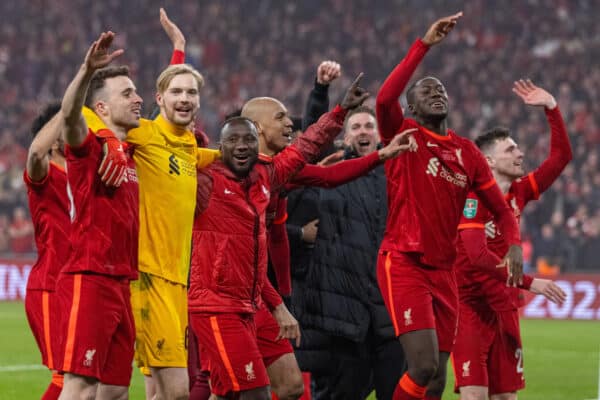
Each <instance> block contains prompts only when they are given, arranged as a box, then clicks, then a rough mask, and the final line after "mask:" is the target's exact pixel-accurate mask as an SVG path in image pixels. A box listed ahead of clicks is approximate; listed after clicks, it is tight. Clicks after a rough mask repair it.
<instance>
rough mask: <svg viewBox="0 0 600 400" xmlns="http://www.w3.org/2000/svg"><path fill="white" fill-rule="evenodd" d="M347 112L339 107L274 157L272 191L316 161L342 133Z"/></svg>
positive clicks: (324, 115)
mask: <svg viewBox="0 0 600 400" xmlns="http://www.w3.org/2000/svg"><path fill="white" fill-rule="evenodd" d="M346 113H347V111H346V110H344V109H343V108H342V107H340V106H339V105H338V106H336V107H335V108H334V109H333V110H332V111H330V112H328V113H326V114H323V116H321V118H319V120H318V121H317V122H316V123H314V124H312V125H311V126H309V127H308V129H307V130H306V132H304V133H303V134H302V135H299V136H298V137H297V138H296V140H295V141H294V143H292V145H291V146H288V147H286V148H285V149H284V150H283V151H282V152H281V153H279V154H277V155H276V156H275V157H273V163H272V164H271V190H272V191H275V190H279V189H280V188H281V186H282V185H284V184H285V183H286V182H287V181H288V180H290V179H291V178H292V176H293V175H294V174H295V173H297V172H298V171H299V170H300V169H301V168H302V167H304V165H305V164H306V163H307V162H310V161H312V160H314V159H315V158H316V157H317V156H318V155H319V153H320V152H321V149H322V148H324V147H325V145H327V144H329V143H331V142H332V141H333V139H334V138H335V137H336V136H337V135H338V134H339V133H340V132H341V130H342V127H343V124H344V118H345V117H346Z"/></svg>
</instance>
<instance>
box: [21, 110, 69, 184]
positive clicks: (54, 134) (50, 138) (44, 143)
mask: <svg viewBox="0 0 600 400" xmlns="http://www.w3.org/2000/svg"><path fill="white" fill-rule="evenodd" d="M62 122H63V119H62V118H61V116H60V115H59V114H56V115H55V116H54V117H52V119H51V120H50V121H48V122H47V123H46V124H45V125H44V126H43V127H42V129H40V131H39V132H38V133H37V135H36V136H35V139H33V141H32V142H31V146H30V147H29V153H28V155H27V175H28V176H29V178H31V180H32V181H34V182H36V181H40V180H42V179H43V178H44V177H45V176H46V175H47V174H48V162H49V160H48V152H49V151H50V149H52V145H54V143H55V142H56V141H57V140H58V138H59V137H60V134H61V132H62V130H63V125H62Z"/></svg>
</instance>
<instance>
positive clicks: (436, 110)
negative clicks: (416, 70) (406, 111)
mask: <svg viewBox="0 0 600 400" xmlns="http://www.w3.org/2000/svg"><path fill="white" fill-rule="evenodd" d="M413 90H414V96H413V99H414V103H413V104H412V107H413V113H414V114H415V115H417V116H422V117H425V118H435V119H444V118H446V116H447V115H448V94H447V93H446V88H445V87H444V85H442V82H440V81H439V80H438V79H437V78H431V77H430V78H423V79H421V80H420V81H418V82H417V84H416V85H415V87H414V89H413Z"/></svg>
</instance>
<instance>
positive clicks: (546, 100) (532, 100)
mask: <svg viewBox="0 0 600 400" xmlns="http://www.w3.org/2000/svg"><path fill="white" fill-rule="evenodd" d="M512 91H513V92H514V93H515V94H516V95H517V96H519V97H520V98H521V100H523V102H524V103H525V104H529V105H530V106H544V107H546V108H548V109H553V108H554V107H556V100H555V99H554V96H552V95H551V94H550V93H548V92H547V91H545V90H544V89H542V88H541V87H537V86H535V85H534V84H533V82H531V80H529V79H519V80H518V81H516V82H515V85H514V86H513V88H512Z"/></svg>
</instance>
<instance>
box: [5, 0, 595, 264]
mask: <svg viewBox="0 0 600 400" xmlns="http://www.w3.org/2000/svg"><path fill="white" fill-rule="evenodd" d="M160 6H164V7H165V8H166V10H167V11H168V13H169V16H170V17H171V19H172V20H174V21H175V22H176V23H177V24H178V25H179V26H180V27H181V28H182V30H183V32H184V33H185V35H186V38H187V46H186V54H187V61H188V62H189V63H191V64H193V65H194V66H195V67H197V68H198V69H199V70H200V71H201V72H202V73H203V74H204V76H205V79H206V86H205V88H204V89H203V92H202V101H201V111H200V114H201V115H200V121H199V123H200V124H201V126H202V128H203V130H204V131H206V132H207V133H208V134H209V136H210V137H211V141H212V145H215V144H216V138H215V134H216V133H217V132H218V128H219V124H220V122H221V121H222V120H223V117H224V116H225V115H227V114H228V113H230V112H232V111H233V110H235V109H236V108H239V107H240V106H241V104H242V103H243V102H244V101H245V100H246V99H248V98H249V97H254V96H267V95H268V96H273V97H276V98H279V99H281V100H282V101H284V102H285V103H286V104H287V105H288V107H289V109H290V111H291V114H292V115H298V116H299V115H301V114H302V108H303V104H304V101H305V98H306V96H307V94H308V91H309V90H310V89H311V87H312V83H313V80H314V75H315V71H316V67H317V65H318V64H319V62H320V61H322V60H326V59H331V60H336V61H338V62H339V63H340V64H341V65H342V69H343V76H342V79H340V82H336V83H335V84H334V86H335V87H332V89H331V94H332V102H335V101H336V100H337V99H338V96H339V95H340V94H341V90H342V89H343V88H344V87H345V86H346V85H347V84H349V82H350V80H351V79H352V78H353V77H354V76H355V74H357V73H358V72H360V71H364V72H365V82H364V83H365V84H366V86H367V87H368V89H369V91H370V92H371V93H372V94H373V95H375V94H376V93H377V89H378V87H379V86H380V84H381V82H382V80H383V79H384V78H385V77H386V76H387V74H388V73H389V72H390V70H391V69H392V68H393V67H394V66H395V65H396V63H397V62H398V61H399V60H400V59H401V57H402V56H403V55H404V54H405V52H406V51H407V49H408V47H409V46H410V44H411V43H412V41H414V40H415V38H416V37H418V36H420V35H423V34H424V32H425V30H426V29H427V27H428V26H429V24H430V23H431V22H432V21H434V20H435V19H436V18H438V17H440V16H443V15H447V14H449V13H454V12H456V11H459V10H463V11H464V14H465V17H464V18H463V19H462V20H461V21H460V23H459V27H458V28H457V29H456V31H455V32H453V34H452V35H450V37H449V40H448V41H445V42H444V43H443V44H442V45H440V46H439V47H437V48H435V49H434V50H432V51H431V54H430V55H429V56H428V57H427V58H426V59H425V62H424V64H423V65H422V67H420V71H417V73H416V75H415V76H422V75H424V74H427V75H435V76H437V77H439V78H440V79H441V80H442V81H443V82H444V83H445V85H446V88H447V90H448V92H449V94H450V101H451V112H450V113H451V115H450V126H451V127H452V128H453V129H455V130H456V131H457V132H459V133H460V134H462V135H464V136H469V137H471V138H473V137H475V136H476V135H477V134H479V133H481V132H482V131H483V130H485V129H486V128H489V127H492V126H495V125H506V126H508V127H510V128H511V130H512V132H513V135H514V137H515V138H516V139H517V141H518V143H519V144H520V146H521V147H522V148H523V149H524V150H525V154H526V163H527V169H529V170H530V169H532V168H534V167H535V166H536V165H538V164H539V163H540V162H541V161H542V160H543V159H544V157H546V155H547V154H548V145H549V129H548V126H547V124H546V122H545V118H544V113H543V112H542V111H541V110H538V109H534V108H531V107H526V106H524V105H523V104H522V102H521V101H520V100H519V99H518V98H517V97H516V96H514V95H513V94H512V92H511V86H512V82H513V81H514V80H516V79H518V78H522V77H527V78H531V79H532V80H533V81H534V83H536V84H537V85H539V86H541V87H543V88H545V89H547V90H548V91H550V92H551V93H553V94H554V95H555V97H556V98H557V100H558V103H559V105H560V108H561V110H562V112H563V115H564V117H565V120H566V122H567V127H568V131H569V133H570V135H571V140H572V144H573V149H574V154H575V159H574V161H573V162H572V163H571V164H570V165H569V166H568V167H567V170H566V171H565V172H564V174H563V176H562V177H561V178H560V180H559V181H558V182H556V183H555V185H554V186H553V187H552V188H551V189H550V190H549V191H548V192H547V193H545V194H544V195H543V197H542V199H541V200H540V201H539V202H537V203H535V204H532V205H531V206H529V209H528V210H526V212H525V215H524V218H523V232H524V238H525V240H526V256H527V259H528V260H527V261H528V264H529V265H530V266H531V267H532V268H535V267H536V266H540V267H543V268H550V269H552V268H555V267H556V266H560V267H561V269H562V270H564V271H572V270H596V271H599V270H600V261H598V260H600V207H599V205H600V169H599V168H598V166H599V165H598V164H599V160H598V158H599V148H600V112H599V111H600V110H599V109H598V108H599V107H600V101H598V97H599V96H600V91H599V90H598V88H600V69H599V68H597V60H598V59H600V25H598V24H597V23H596V15H598V13H600V3H598V2H597V1H593V0H573V1H569V0H555V1H553V2H546V1H542V0H509V1H506V2H502V4H499V3H497V2H492V1H488V0H469V1H465V2H462V1H445V0H431V1H428V2H423V1H421V0H380V1H375V2H373V1H370V0H352V1H344V0H303V1H301V2H300V1H299V2H282V1H277V0H260V1H259V0H232V1H221V0H202V1H198V0H177V1H175V0H166V1H158V0H157V1H155V0H130V1H127V2H124V1H120V0H105V1H101V2H90V1H86V0H30V1H26V2H13V1H8V2H0V22H1V23H0V102H1V104H2V107H0V252H14V253H23V252H25V253H27V252H32V251H34V246H33V235H32V226H31V223H29V222H28V221H29V218H28V216H27V212H26V195H25V192H24V186H23V182H22V171H23V166H24V160H25V157H26V148H27V146H28V144H29V141H30V137H29V133H28V129H29V125H30V123H31V121H32V120H33V118H34V116H35V114H36V113H37V111H38V110H39V108H40V107H41V105H42V104H44V103H45V102H46V101H48V100H51V99H55V98H57V97H58V96H60V95H61V93H63V92H64V90H65V88H66V85H67V84H68V82H69V81H70V79H71V78H72V76H73V75H74V74H75V71H76V69H77V68H78V66H79V64H80V63H81V60H82V59H83V56H84V54H85V51H86V49H87V48H88V46H89V45H90V43H91V42H92V41H93V40H94V39H95V38H96V37H97V36H98V34H99V33H100V32H102V31H103V30H112V31H114V32H116V33H117V39H116V44H115V46H116V47H120V48H124V49H125V54H124V56H123V57H122V58H121V60H120V61H121V62H122V63H124V64H127V65H129V67H130V68H131V70H132V72H133V76H134V81H135V82H136V84H137V85H138V89H139V92H140V94H142V96H143V98H144V99H145V100H146V103H145V106H144V108H145V110H146V111H147V112H150V111H151V109H152V103H153V98H154V82H155V78H156V76H157V75H158V72H159V71H160V70H161V69H162V68H164V67H165V66H166V64H167V63H168V62H169V58H170V54H171V47H170V46H171V45H170V43H169V40H168V38H167V37H166V35H165V34H164V33H163V32H162V29H161V26H160V23H159V20H158V9H159V7H160Z"/></svg>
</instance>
